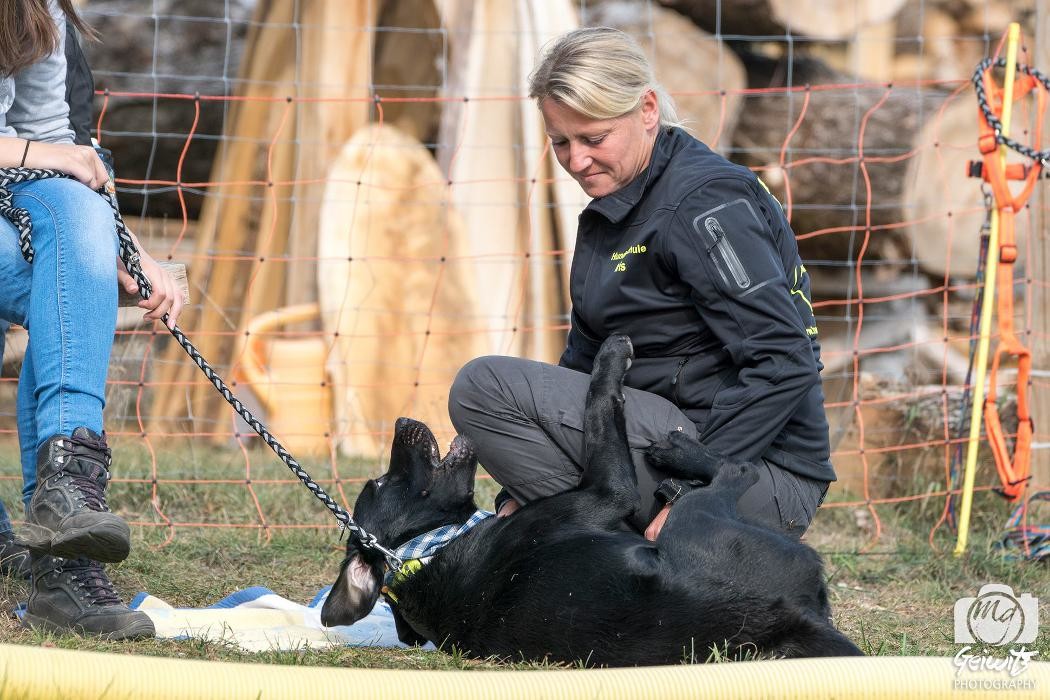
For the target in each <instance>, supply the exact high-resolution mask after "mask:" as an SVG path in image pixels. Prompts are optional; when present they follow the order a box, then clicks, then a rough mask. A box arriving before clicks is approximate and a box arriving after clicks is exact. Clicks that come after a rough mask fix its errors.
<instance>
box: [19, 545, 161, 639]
mask: <svg viewBox="0 0 1050 700" xmlns="http://www.w3.org/2000/svg"><path fill="white" fill-rule="evenodd" d="M22 625H23V626H25V627H30V628H32V629H37V630H44V631H47V632H58V633H67V632H76V633H77V634H82V635H85V636H91V637H102V638H103V639H139V638H143V637H153V636H156V629H155V628H154V627H153V620H151V619H149V616H148V615H146V613H144V612H140V611H138V610H131V609H130V608H128V606H126V605H124V603H123V602H121V600H120V597H119V596H118V595H117V593H116V591H114V590H113V584H112V583H111V582H110V580H109V578H108V577H107V576H106V572H105V571H103V570H102V565H101V564H99V563H98V562H96V561H91V560H90V559H83V558H81V559H62V558H60V557H51V556H47V555H43V554H34V555H33V583H32V587H31V589H30V591H29V603H28V605H27V606H26V612H25V615H24V616H23V617H22Z"/></svg>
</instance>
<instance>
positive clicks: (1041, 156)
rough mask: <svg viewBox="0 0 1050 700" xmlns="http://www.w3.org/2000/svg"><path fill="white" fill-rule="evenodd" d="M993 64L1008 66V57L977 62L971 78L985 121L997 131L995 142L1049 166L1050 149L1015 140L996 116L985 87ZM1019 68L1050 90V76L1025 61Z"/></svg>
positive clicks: (1002, 66)
mask: <svg viewBox="0 0 1050 700" xmlns="http://www.w3.org/2000/svg"><path fill="white" fill-rule="evenodd" d="M993 65H994V66H998V67H999V68H1006V59H1005V58H998V59H995V58H991V57H989V58H986V59H984V60H983V61H981V62H980V63H978V64H977V69H976V70H975V71H974V72H973V77H972V78H971V80H973V87H974V92H976V93H977V105H978V106H979V107H980V108H981V112H982V113H983V114H984V118H985V121H987V122H988V126H990V127H992V131H993V132H994V133H995V142H996V143H998V144H999V145H1002V146H1006V147H1007V148H1010V149H1013V150H1014V151H1017V152H1018V153H1020V154H1021V155H1023V156H1025V157H1026V158H1030V159H1032V160H1034V161H1035V162H1037V163H1039V165H1040V166H1041V167H1044V168H1045V167H1047V166H1048V165H1050V149H1048V150H1045V151H1039V150H1036V149H1034V148H1032V147H1031V146H1026V145H1025V144H1023V143H1021V142H1019V141H1015V140H1013V139H1012V138H1010V137H1009V136H1006V135H1004V134H1003V124H1002V122H1000V121H999V119H998V118H997V117H996V116H995V114H994V112H993V110H992V106H991V105H990V104H988V95H987V93H986V92H985V89H984V72H985V71H986V70H988V69H989V68H990V67H992V66H993ZM1017 70H1018V71H1020V72H1022V73H1024V74H1025V75H1030V76H1032V77H1033V78H1035V79H1036V80H1038V81H1039V82H1040V83H1042V84H1043V87H1045V88H1046V89H1047V91H1050V78H1047V77H1046V76H1045V75H1043V74H1042V73H1040V72H1039V71H1038V70H1036V69H1035V68H1032V67H1031V66H1029V65H1025V64H1023V63H1018V64H1017Z"/></svg>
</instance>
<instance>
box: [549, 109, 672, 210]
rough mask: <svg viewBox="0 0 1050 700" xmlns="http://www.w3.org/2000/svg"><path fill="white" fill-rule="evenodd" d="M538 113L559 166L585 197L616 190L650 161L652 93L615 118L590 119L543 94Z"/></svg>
mask: <svg viewBox="0 0 1050 700" xmlns="http://www.w3.org/2000/svg"><path fill="white" fill-rule="evenodd" d="M540 112H542V113H543V121H544V123H545V125H546V128H547V135H548V136H549V137H550V139H551V146H552V147H553V148H554V155H555V156H556V157H557V158H558V162H559V163H560V164H561V167H563V168H565V171H566V172H567V173H569V174H570V175H572V177H573V178H574V179H575V180H576V182H578V183H580V187H582V188H583V191H584V192H586V193H587V195H588V196H589V197H603V196H605V195H607V194H611V193H613V192H616V191H617V190H619V189H620V188H621V187H623V186H624V185H626V184H627V183H629V182H630V181H631V180H633V179H634V178H635V177H637V176H638V174H639V173H641V172H642V171H643V170H645V168H646V166H648V165H649V157H650V156H651V155H652V152H653V144H654V143H655V142H656V132H657V129H658V128H659V125H660V111H659V109H658V107H657V103H656V93H654V92H653V91H652V90H649V91H648V92H647V93H646V94H645V97H643V98H642V104H641V106H640V107H639V108H638V109H636V110H634V111H633V112H629V113H628V114H625V115H623V116H621V117H616V118H614V119H591V118H590V117H585V116H583V115H582V114H580V113H579V112H576V111H574V110H573V109H571V108H569V107H566V106H565V105H563V104H561V103H560V102H556V101H555V100H553V99H551V98H549V97H547V98H544V99H543V101H542V102H540Z"/></svg>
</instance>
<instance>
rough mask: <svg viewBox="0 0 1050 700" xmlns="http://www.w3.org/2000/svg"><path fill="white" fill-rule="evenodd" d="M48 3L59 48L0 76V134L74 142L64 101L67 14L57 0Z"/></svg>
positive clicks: (67, 109) (40, 139)
mask: <svg viewBox="0 0 1050 700" xmlns="http://www.w3.org/2000/svg"><path fill="white" fill-rule="evenodd" d="M48 5H49V7H50V9H51V15H52V16H53V17H54V18H55V24H56V25H58V36H59V45H58V49H57V50H56V51H55V52H54V53H53V54H51V55H50V56H48V57H47V58H45V59H43V60H42V61H38V62H37V63H34V64H33V65H31V66H29V67H28V68H25V69H24V70H21V71H19V72H18V73H15V74H14V75H12V76H9V77H6V78H0V136H20V137H22V138H25V139H29V140H31V141H48V142H51V143H73V130H72V129H71V128H70V127H69V105H67V104H66V53H65V41H66V17H65V15H64V14H63V13H62V10H60V9H59V7H58V3H57V2H56V0H50V1H49V3H48Z"/></svg>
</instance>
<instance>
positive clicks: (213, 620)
mask: <svg viewBox="0 0 1050 700" xmlns="http://www.w3.org/2000/svg"><path fill="white" fill-rule="evenodd" d="M330 589H331V586H329V587H327V588H325V589H324V590H322V591H321V592H320V593H318V594H317V595H316V596H314V599H313V600H312V601H310V603H309V604H308V605H302V604H301V603H296V602H294V601H291V600H288V599H287V598H282V597H281V596H279V595H277V594H276V593H274V592H273V591H271V590H270V589H268V588H263V587H261V586H254V587H252V588H246V589H244V590H241V591H237V592H235V593H231V594H230V595H228V596H226V597H225V598H223V599H222V600H220V601H219V602H217V603H215V604H213V605H210V606H208V607H207V608H175V607H172V606H171V605H169V604H168V603H166V602H165V601H163V600H161V599H160V598H157V597H155V596H152V595H149V594H148V593H139V594H138V595H137V596H135V598H134V600H132V601H131V605H130V607H132V608H135V609H138V610H141V611H142V612H144V613H146V614H147V615H149V616H150V619H152V620H153V624H154V626H156V628H157V638H158V639H207V640H210V641H215V642H223V643H227V644H234V645H236V646H238V647H240V648H241V649H244V650H245V651H272V650H295V649H306V648H309V649H324V648H327V647H334V646H379V647H404V646H405V645H404V644H402V643H401V642H400V641H399V640H398V638H397V631H396V630H395V628H394V617H393V614H392V613H391V611H390V606H389V605H387V602H386V601H385V600H383V599H382V598H380V600H379V602H378V603H376V606H375V608H373V609H372V612H371V613H369V614H368V615H367V616H366V617H364V618H363V619H361V620H358V621H357V622H356V623H354V624H353V625H350V626H346V627H325V626H323V625H322V624H321V606H323V605H324V601H325V598H327V597H328V591H329V590H330ZM423 648H424V649H433V648H434V645H433V644H427V645H426V646H425V647H423Z"/></svg>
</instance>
